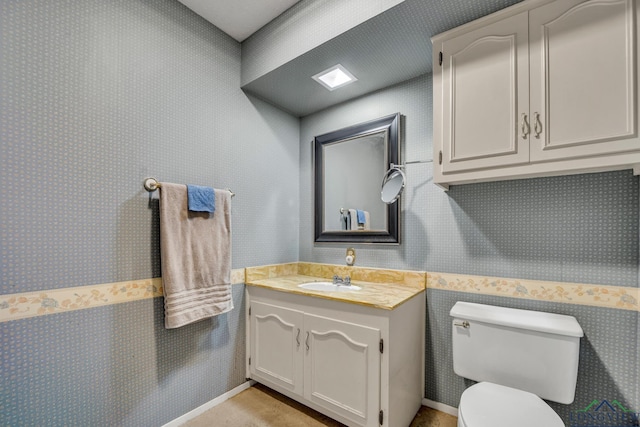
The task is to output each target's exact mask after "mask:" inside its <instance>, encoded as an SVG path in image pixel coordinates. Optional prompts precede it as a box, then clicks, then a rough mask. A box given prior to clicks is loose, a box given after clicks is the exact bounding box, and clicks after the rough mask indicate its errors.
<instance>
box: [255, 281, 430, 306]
mask: <svg viewBox="0 0 640 427" xmlns="http://www.w3.org/2000/svg"><path fill="white" fill-rule="evenodd" d="M326 281H331V279H326V278H322V277H317V276H306V275H301V274H289V275H283V276H278V277H271V278H261V279H253V280H248V281H247V282H246V284H247V285H248V286H257V287H261V288H268V289H273V290H276V291H281V292H289V293H294V294H299V295H308V296H313V297H317V298H324V299H329V300H333V301H341V302H346V303H351V304H359V305H364V306H369V307H375V308H381V309H384V310H393V309H394V308H396V307H398V306H399V305H401V304H402V303H404V302H405V301H408V300H409V299H411V298H413V297H414V296H416V295H418V294H420V293H421V292H423V291H424V289H425V287H424V284H422V285H421V284H415V283H376V282H366V281H361V280H354V279H352V280H351V284H353V285H357V286H360V287H361V288H362V289H360V290H358V291H349V292H344V291H340V292H327V291H314V290H310V289H303V288H299V287H298V285H300V284H302V283H307V282H326Z"/></svg>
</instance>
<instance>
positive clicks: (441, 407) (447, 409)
mask: <svg viewBox="0 0 640 427" xmlns="http://www.w3.org/2000/svg"><path fill="white" fill-rule="evenodd" d="M422 404H423V405H424V406H426V407H428V408H432V409H436V410H438V411H440V412H444V413H445V414H449V415H453V416H454V417H457V416H458V408H454V407H453V406H449V405H445V404H444V403H440V402H435V401H433V400H429V399H427V398H423V399H422Z"/></svg>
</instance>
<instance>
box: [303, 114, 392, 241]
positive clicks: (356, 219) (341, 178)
mask: <svg viewBox="0 0 640 427" xmlns="http://www.w3.org/2000/svg"><path fill="white" fill-rule="evenodd" d="M399 122H400V115H399V114H394V115H391V116H387V117H383V118H380V119H377V120H372V121H370V122H366V123H361V124H358V125H354V126H350V127H348V128H344V129H340V130H337V131H334V132H330V133H327V134H324V135H319V136H316V137H315V139H314V171H315V173H314V178H315V185H314V187H315V209H314V211H315V241H316V242H350V243H359V242H360V243H387V244H397V243H399V239H398V236H399V233H398V230H399V224H398V215H399V212H398V211H399V208H398V204H395V205H387V204H386V203H384V202H383V201H382V200H381V197H380V195H381V193H380V184H379V183H380V177H381V176H383V175H384V174H385V172H386V171H387V169H388V168H389V166H390V164H391V163H397V162H398V157H399V144H398V133H399Z"/></svg>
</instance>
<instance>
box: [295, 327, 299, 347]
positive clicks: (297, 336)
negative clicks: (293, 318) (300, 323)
mask: <svg viewBox="0 0 640 427" xmlns="http://www.w3.org/2000/svg"><path fill="white" fill-rule="evenodd" d="M296 342H297V343H298V348H300V328H298V334H297V335H296Z"/></svg>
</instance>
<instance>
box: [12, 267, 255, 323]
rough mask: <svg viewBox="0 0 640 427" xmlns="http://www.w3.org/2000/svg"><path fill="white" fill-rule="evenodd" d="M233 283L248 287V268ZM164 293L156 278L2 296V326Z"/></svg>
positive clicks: (233, 273) (233, 276)
mask: <svg viewBox="0 0 640 427" xmlns="http://www.w3.org/2000/svg"><path fill="white" fill-rule="evenodd" d="M231 283H233V284H241V283H244V268H240V269H234V270H232V271H231ZM162 292H163V289H162V278H160V277H156V278H153V279H142V280H128V281H125V282H115V283H103V284H97V285H89V286H79V287H73V288H61V289H49V290H44V291H34V292H25V293H20V294H8V295H0V322H8V321H10V320H18V319H25V318H28V317H35V316H44V315H47V314H55V313H63V312H67V311H74V310H82V309H85V308H93V307H99V306H103V305H111V304H120V303H123V302H132V301H138V300H143V299H149V298H155V297H161V296H163V293H162Z"/></svg>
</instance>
